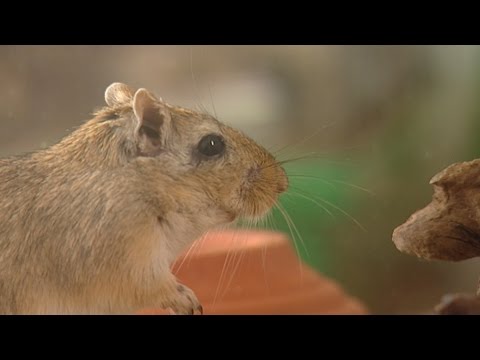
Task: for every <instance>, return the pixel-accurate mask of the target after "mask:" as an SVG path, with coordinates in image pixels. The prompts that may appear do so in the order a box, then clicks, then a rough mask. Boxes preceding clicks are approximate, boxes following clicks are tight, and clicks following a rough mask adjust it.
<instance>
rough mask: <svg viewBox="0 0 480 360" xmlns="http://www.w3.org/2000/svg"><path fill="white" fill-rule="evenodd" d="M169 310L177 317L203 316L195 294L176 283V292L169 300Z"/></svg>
mask: <svg viewBox="0 0 480 360" xmlns="http://www.w3.org/2000/svg"><path fill="white" fill-rule="evenodd" d="M169 302H170V304H169V306H168V307H169V308H171V309H172V310H173V311H174V312H175V314H177V315H193V314H195V311H198V312H199V313H200V314H203V308H202V305H201V304H200V301H198V299H197V296H196V295H195V293H194V292H193V291H192V290H191V289H190V288H188V287H186V286H185V285H182V284H180V283H177V285H176V292H175V293H174V294H172V296H171V297H170V298H169Z"/></svg>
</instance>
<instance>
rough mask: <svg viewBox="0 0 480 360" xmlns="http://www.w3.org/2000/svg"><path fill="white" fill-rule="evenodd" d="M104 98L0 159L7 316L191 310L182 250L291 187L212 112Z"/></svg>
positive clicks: (2, 296) (1, 271)
mask: <svg viewBox="0 0 480 360" xmlns="http://www.w3.org/2000/svg"><path fill="white" fill-rule="evenodd" d="M105 100H106V103H107V106H106V107H104V108H103V109H101V110H100V111H98V112H97V113H96V114H95V117H94V118H93V119H91V120H89V121H87V122H85V123H84V124H83V125H81V126H80V127H79V128H78V129H76V130H75V131H74V132H72V133H71V134H70V135H68V136H67V137H65V138H64V139H63V140H61V141H60V142H59V143H57V144H55V145H53V146H51V147H49V148H47V149H44V150H40V151H37V152H33V153H31V154H27V155H22V156H14V157H10V158H5V159H0V210H1V211H0V313H2V314H68V313H74V314H88V313H90V314H94V313H97V314H100V313H102V314H112V313H113V314H115V313H133V312H135V311H136V310H139V309H142V308H147V307H160V308H170V309H172V310H173V311H174V312H175V313H177V314H192V313H194V311H195V310H200V309H201V305H200V303H199V301H198V300H197V298H196V296H195V294H194V293H193V291H192V290H190V289H189V288H187V287H186V286H184V285H181V284H180V283H178V282H177V280H176V278H175V277H174V275H173V274H172V273H171V270H170V266H171V263H172V262H173V261H174V260H175V258H176V257H177V255H178V254H179V252H180V251H182V250H183V249H184V248H185V247H187V246H188V245H190V244H191V243H192V242H193V241H194V240H195V239H197V238H199V237H200V236H202V235H203V234H204V233H206V232H207V231H208V230H209V229H212V228H214V227H216V226H219V225H223V224H227V223H231V222H233V221H235V220H236V219H237V218H239V217H244V218H258V217H261V216H262V215H263V214H265V213H266V212H267V211H268V210H269V209H271V207H272V206H273V204H274V203H275V201H276V199H277V197H278V195H279V194H281V193H282V192H284V191H285V190H286V189H287V187H288V180H287V177H286V175H285V172H284V170H283V169H282V168H281V167H280V165H279V164H278V163H277V161H276V160H275V158H274V157H273V156H272V155H271V154H270V153H269V152H268V151H266V150H265V149H264V148H263V147H261V146H259V145H258V144H256V143H255V142H254V141H253V140H251V139H249V138H248V137H246V136H245V135H243V134H242V133H240V132H239V131H237V130H234V129H232V128H230V127H228V126H226V125H224V124H222V123H220V122H219V121H218V120H216V119H215V118H213V117H212V116H210V115H207V114H202V113H198V112H194V111H191V110H187V109H183V108H180V107H176V106H172V105H169V104H167V103H166V102H164V101H163V100H161V99H159V98H157V97H155V96H154V95H153V94H152V93H150V92H149V91H147V90H146V89H139V90H137V91H133V90H132V89H130V88H129V87H128V86H127V85H124V84H120V83H114V84H112V85H110V86H109V87H108V88H107V90H106V92H105Z"/></svg>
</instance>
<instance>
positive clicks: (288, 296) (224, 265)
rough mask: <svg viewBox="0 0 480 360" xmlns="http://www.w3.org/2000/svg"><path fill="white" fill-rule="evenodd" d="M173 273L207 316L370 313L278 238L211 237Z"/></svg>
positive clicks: (195, 247) (259, 235)
mask: <svg viewBox="0 0 480 360" xmlns="http://www.w3.org/2000/svg"><path fill="white" fill-rule="evenodd" d="M173 271H174V273H175V274H176V275H177V277H178V278H179V280H180V281H181V282H182V283H184V284H185V285H187V286H189V287H190V288H191V289H192V290H194V292H195V293H196V295H197V297H198V299H199V300H200V302H201V303H202V305H203V308H204V314H366V313H367V311H366V309H365V307H364V306H363V305H362V304H361V303H360V302H358V301H357V300H355V299H353V298H351V297H350V296H348V295H347V294H345V293H344V292H343V291H342V289H341V288H340V287H339V286H338V285H337V284H335V283H334V282H333V281H331V280H329V279H326V278H325V277H323V276H321V275H319V274H318V273H317V272H315V271H314V270H312V269H310V268H309V267H308V266H306V265H304V264H302V263H301V262H300V261H299V260H298V258H297V256H296V253H295V250H294V249H293V247H292V246H291V245H290V242H289V240H288V239H287V238H286V237H285V236H284V235H282V234H280V233H275V232H266V231H265V232H264V231H223V232H217V233H210V234H209V235H208V236H206V237H204V238H202V239H200V240H198V241H197V242H196V243H195V244H194V245H193V246H192V248H190V249H189V251H187V252H186V254H185V255H183V256H181V257H180V258H179V259H178V261H177V262H176V263H175V264H174V267H173ZM139 313H140V314H166V313H168V312H167V311H165V310H161V309H146V310H143V311H140V312H139Z"/></svg>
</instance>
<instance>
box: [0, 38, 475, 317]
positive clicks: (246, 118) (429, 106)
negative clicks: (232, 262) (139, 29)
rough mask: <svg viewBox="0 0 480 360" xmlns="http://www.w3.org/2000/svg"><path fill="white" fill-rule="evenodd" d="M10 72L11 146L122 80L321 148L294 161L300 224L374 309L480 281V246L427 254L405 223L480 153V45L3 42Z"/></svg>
mask: <svg viewBox="0 0 480 360" xmlns="http://www.w3.org/2000/svg"><path fill="white" fill-rule="evenodd" d="M0 78H1V79H2V81H1V82H0V118H1V125H0V155H9V154H14V153H18V152H25V151H31V150H34V149H38V148H41V147H45V146H48V145H49V144H52V143H53V142H56V141H57V140H59V139H60V138H61V137H63V136H64V135H66V134H67V133H68V132H69V131H70V130H71V129H72V128H73V127H75V126H77V125H79V124H80V123H81V121H83V120H86V119H88V118H89V117H90V114H91V112H92V111H93V110H94V108H96V107H100V106H102V105H103V102H104V100H103V93H104V90H105V88H106V87H107V86H108V85H109V84H110V83H112V82H115V81H121V82H125V83H127V84H129V85H131V86H133V87H146V88H148V89H150V90H152V91H153V92H155V93H156V94H157V95H159V96H161V97H163V98H164V99H166V100H167V101H168V102H170V103H174V104H178V105H182V106H185V107H190V106H191V107H196V108H206V109H207V110H208V111H209V112H211V113H214V114H216V115H217V117H218V118H219V119H220V120H221V121H224V122H225V123H228V124H230V125H232V126H234V127H237V128H239V129H241V130H243V131H244V132H246V133H247V134H249V135H250V136H252V137H253V138H254V139H255V140H257V141H259V142H260V143H262V144H264V145H265V146H266V147H267V148H269V149H271V150H272V151H273V152H274V153H275V154H276V155H278V158H279V159H280V160H286V159H290V158H296V157H301V156H305V155H308V154H310V155H311V154H312V153H315V155H314V156H307V157H305V158H304V159H301V160H298V161H292V162H289V163H287V164H286V165H285V167H286V169H287V172H288V173H289V175H290V181H291V189H290V191H289V193H288V194H286V195H285V196H284V197H282V199H281V203H282V206H283V207H284V208H285V209H286V211H287V212H288V214H289V215H290V217H291V219H292V221H293V223H294V224H295V227H296V228H297V229H298V232H299V234H296V232H295V230H293V231H292V233H293V234H292V235H291V236H292V238H296V240H297V246H298V248H299V251H300V254H301V256H302V258H303V259H304V260H305V261H306V262H308V263H309V264H311V265H312V266H313V267H315V268H316V269H317V270H318V271H320V272H322V273H324V274H326V275H328V276H330V277H332V278H334V279H335V280H337V281H338V282H339V283H340V284H341V285H342V286H343V287H344V288H345V289H346V290H347V291H348V292H349V293H351V294H353V295H355V296H357V297H358V298H360V299H361V300H362V301H363V302H365V304H366V305H367V306H368V307H369V309H370V311H371V312H372V313H394V314H395V313H398V314H402V313H425V312H430V311H431V308H432V306H433V305H434V304H435V303H437V302H438V300H439V299H440V297H441V295H442V294H444V293H448V292H457V291H466V292H473V291H474V290H475V288H476V285H477V279H478V276H479V275H480V266H479V260H476V259H472V260H468V261H464V262H461V263H442V262H427V261H423V260H419V259H416V258H413V257H410V256H407V255H404V254H401V253H399V252H398V251H397V250H396V249H395V247H394V245H393V243H392V241H391V235H392V231H393V229H394V228H395V227H396V226H398V225H400V224H402V223H403V222H404V221H405V220H406V219H407V218H408V216H409V215H410V214H411V213H412V212H414V211H415V210H417V209H419V208H421V207H423V206H425V205H426V204H427V203H428V202H429V201H430V199H431V195H432V188H431V187H430V185H429V184H428V182H429V180H430V178H431V177H432V176H433V175H434V174H436V173H437V172H438V171H440V170H442V169H443V168H444V167H446V166H447V165H449V164H451V163H453V162H457V161H467V160H472V159H474V158H477V157H480V145H479V144H480V142H479V141H478V135H477V134H478V131H480V105H479V104H478V103H479V102H478V100H477V99H479V98H480V94H479V92H480V48H479V47H478V46H0ZM281 148H283V149H282V150H277V151H276V149H281ZM273 220H274V223H275V228H277V229H280V230H282V231H285V232H287V233H290V229H289V226H288V224H287V222H286V221H285V220H283V217H282V214H280V213H279V212H278V211H275V212H274V213H273ZM290 227H291V226H290ZM300 237H301V238H302V241H303V242H304V245H302V244H301V241H300Z"/></svg>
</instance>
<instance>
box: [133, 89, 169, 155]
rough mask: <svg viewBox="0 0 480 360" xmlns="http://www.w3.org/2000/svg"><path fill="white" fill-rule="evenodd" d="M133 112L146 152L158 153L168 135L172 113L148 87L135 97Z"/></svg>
mask: <svg viewBox="0 0 480 360" xmlns="http://www.w3.org/2000/svg"><path fill="white" fill-rule="evenodd" d="M133 113H134V114H135V117H136V119H137V121H138V125H137V130H136V132H137V136H138V138H139V140H140V144H139V147H140V150H141V152H142V153H144V154H155V153H157V152H158V151H159V150H160V149H161V147H162V145H163V142H164V140H165V138H166V137H167V133H168V126H169V124H170V113H169V111H168V109H167V107H166V106H165V104H164V103H163V102H162V101H161V100H158V99H157V98H155V96H154V95H153V94H151V93H150V92H149V91H148V90H146V89H139V90H137V92H136V93H135V95H134V97H133Z"/></svg>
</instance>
